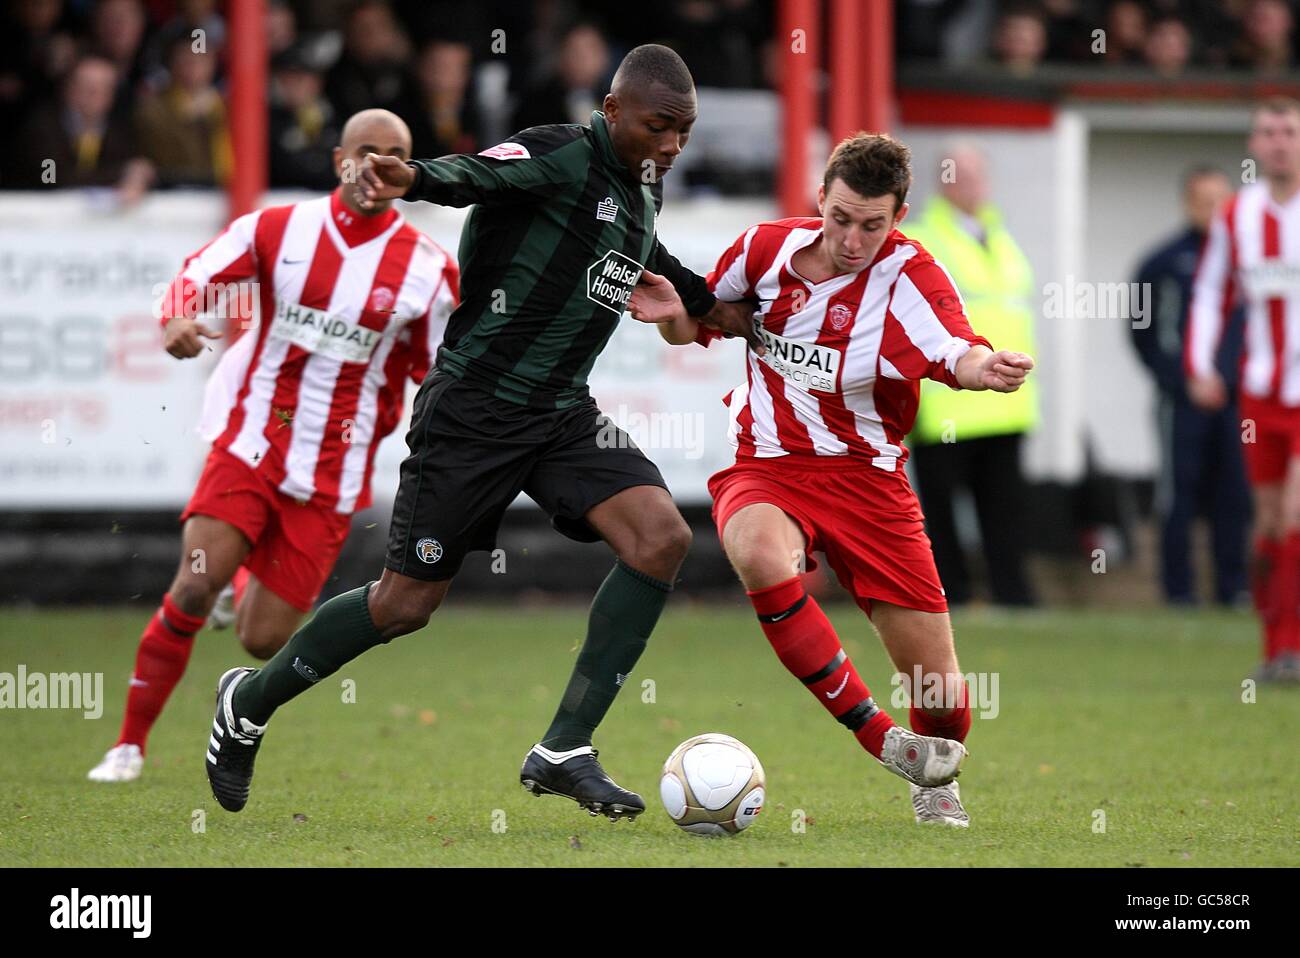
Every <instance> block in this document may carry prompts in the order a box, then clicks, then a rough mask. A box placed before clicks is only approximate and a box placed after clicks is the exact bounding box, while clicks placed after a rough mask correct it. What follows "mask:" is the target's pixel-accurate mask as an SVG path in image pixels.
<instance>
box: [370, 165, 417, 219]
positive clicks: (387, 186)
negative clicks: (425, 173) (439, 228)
mask: <svg viewBox="0 0 1300 958" xmlns="http://www.w3.org/2000/svg"><path fill="white" fill-rule="evenodd" d="M414 182H415V168H414V167H411V166H408V165H407V163H406V161H405V160H403V159H401V158H400V157H396V156H384V155H380V154H379V153H367V154H366V158H365V159H364V160H362V161H361V169H359V170H358V171H357V202H358V203H359V204H360V206H361V208H362V209H367V210H368V209H370V207H371V206H373V205H374V204H375V203H377V202H380V201H383V200H399V199H401V198H402V197H403V196H405V195H406V191H407V190H409V189H410V188H411V184H413V183H414Z"/></svg>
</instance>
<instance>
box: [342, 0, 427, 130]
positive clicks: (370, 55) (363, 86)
mask: <svg viewBox="0 0 1300 958" xmlns="http://www.w3.org/2000/svg"><path fill="white" fill-rule="evenodd" d="M409 56H410V41H409V40H408V39H407V36H406V33H405V32H404V31H403V30H402V28H401V26H400V25H399V24H398V22H397V18H396V17H394V16H393V11H392V8H391V7H389V5H388V4H387V3H384V2H383V0H363V2H361V3H359V4H357V5H356V6H355V7H353V8H352V10H351V12H349V14H348V18H347V23H346V25H345V27H344V32H343V55H342V56H341V57H339V61H338V62H337V63H336V64H334V68H333V69H332V70H330V72H329V76H328V77H327V78H326V81H325V95H326V96H328V97H329V100H330V102H331V103H333V104H334V109H335V110H337V111H338V113H339V115H340V116H351V115H352V114H354V113H360V112H361V111H362V110H366V109H370V108H371V107H380V108H383V109H386V110H392V111H393V112H398V111H400V110H401V109H402V105H403V103H404V102H406V101H407V99H408V96H409V93H408V91H407V84H406V72H405V71H406V66H405V65H406V61H407V59H408V58H409Z"/></svg>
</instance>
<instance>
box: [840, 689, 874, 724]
mask: <svg viewBox="0 0 1300 958" xmlns="http://www.w3.org/2000/svg"><path fill="white" fill-rule="evenodd" d="M879 711H880V706H879V705H877V704H876V703H875V701H874V700H873V699H872V698H871V696H869V695H868V696H867V697H866V698H865V699H863V700H862V701H861V702H859V703H858V704H857V705H855V706H853V708H851V709H849V710H848V711H847V712H845V713H844V714H843V715H837V716H835V721H837V722H839V723H840V724H841V725H843V726H844V727H845V728H846V729H848V730H849V731H850V732H856V731H857V730H858V729H860V728H862V726H864V725H866V724H867V722H869V721H870V720H871V717H872V716H873V715H875V714H876V713H877V712H879Z"/></svg>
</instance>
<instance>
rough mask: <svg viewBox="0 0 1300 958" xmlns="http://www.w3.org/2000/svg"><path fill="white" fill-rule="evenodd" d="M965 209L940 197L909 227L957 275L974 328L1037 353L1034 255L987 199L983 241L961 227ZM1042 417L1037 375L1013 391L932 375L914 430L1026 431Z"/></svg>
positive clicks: (968, 435)
mask: <svg viewBox="0 0 1300 958" xmlns="http://www.w3.org/2000/svg"><path fill="white" fill-rule="evenodd" d="M960 216H961V214H960V212H959V211H958V210H957V208H956V207H954V206H953V205H952V204H951V203H949V202H948V201H947V200H946V199H944V198H943V197H941V196H935V197H933V198H932V199H931V200H930V201H929V203H927V204H926V207H925V209H924V210H923V211H922V213H921V215H920V217H918V220H919V222H916V223H912V222H906V223H904V224H903V227H902V230H903V232H904V233H905V234H906V235H907V236H908V237H909V238H911V239H915V240H917V241H918V242H920V244H921V245H922V246H924V247H925V248H926V249H927V250H928V251H929V252H930V255H932V256H933V257H934V258H935V259H936V260H938V261H939V262H940V263H942V264H943V265H944V266H945V267H946V268H947V270H948V272H949V273H950V274H951V275H952V278H953V282H954V283H956V285H957V291H958V292H959V293H960V294H961V297H962V301H963V302H964V303H965V305H966V317H967V319H969V320H970V324H971V328H972V329H974V330H975V332H977V333H979V334H980V335H981V336H983V337H985V338H986V339H987V340H988V341H989V342H990V343H992V344H993V348H994V349H1009V350H1013V351H1015V352H1022V353H1029V354H1030V355H1031V356H1032V355H1033V354H1034V349H1033V345H1034V312H1033V309H1032V307H1031V303H1032V302H1033V294H1034V276H1033V272H1032V271H1031V269H1030V267H1029V261H1028V260H1027V259H1025V255H1024V253H1022V252H1021V251H1020V247H1018V246H1017V245H1016V242H1015V240H1013V239H1012V238H1011V234H1010V233H1008V232H1007V230H1006V228H1005V227H1004V226H1003V225H1002V217H1001V215H999V213H998V212H997V210H995V209H994V208H993V207H992V206H991V205H987V204H986V205H985V206H984V207H982V208H981V209H980V210H979V211H978V212H977V213H976V216H975V218H976V219H977V220H979V222H980V224H981V225H982V226H983V227H984V234H985V242H984V243H983V244H981V243H980V242H979V241H978V240H977V239H975V237H973V236H971V234H970V233H969V232H967V231H966V229H965V228H964V227H963V226H962V223H961V220H960ZM1037 421H1038V408H1037V399H1036V396H1035V386H1034V379H1033V374H1032V373H1031V374H1030V378H1029V379H1028V380H1026V382H1025V385H1023V386H1021V387H1020V388H1019V389H1018V390H1017V391H1016V392H1014V393H997V392H992V391H983V392H972V391H970V390H965V389H963V390H953V389H950V388H949V387H947V386H945V385H943V383H937V382H934V381H932V380H928V379H927V380H924V381H923V382H922V383H921V406H920V409H919V410H918V411H917V414H916V425H915V426H914V427H913V429H912V432H911V434H910V436H909V438H910V439H911V441H912V442H913V443H919V444H922V445H924V444H927V443H937V442H961V441H962V440H965V439H978V438H979V437H981V436H1005V435H1010V434H1012V433H1018V432H1026V431H1028V430H1030V429H1032V428H1033V427H1034V425H1035V424H1036V423H1037Z"/></svg>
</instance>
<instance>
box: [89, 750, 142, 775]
mask: <svg viewBox="0 0 1300 958" xmlns="http://www.w3.org/2000/svg"><path fill="white" fill-rule="evenodd" d="M143 768H144V754H143V753H142V752H141V751H140V746H139V745H114V746H113V747H112V748H110V749H109V750H108V751H107V752H106V753H105V755H104V758H103V759H102V760H101V761H100V763H99V764H98V765H96V766H95V767H94V768H92V769H91V770H90V771H89V772H87V773H86V778H88V779H90V780H91V781H92V782H134V781H135V780H136V779H137V778H139V777H140V771H141V770H142V769H143Z"/></svg>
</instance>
